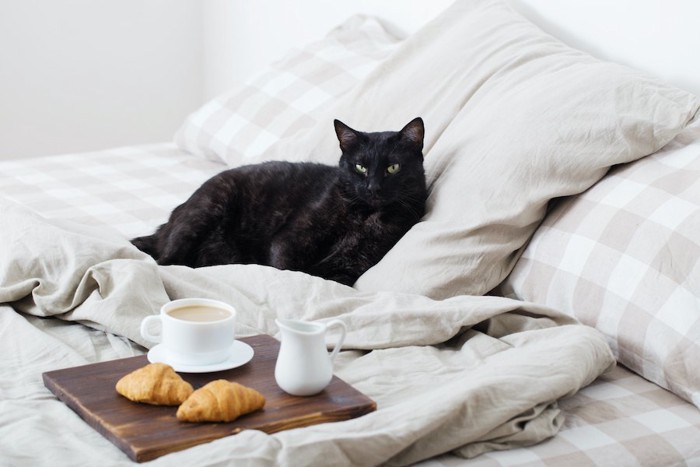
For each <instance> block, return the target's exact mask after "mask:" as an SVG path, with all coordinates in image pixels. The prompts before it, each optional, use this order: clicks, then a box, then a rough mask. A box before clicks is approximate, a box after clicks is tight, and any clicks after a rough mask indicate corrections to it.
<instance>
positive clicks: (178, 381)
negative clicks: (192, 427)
mask: <svg viewBox="0 0 700 467" xmlns="http://www.w3.org/2000/svg"><path fill="white" fill-rule="evenodd" d="M116 388H117V392H118V393H119V394H121V395H122V396H124V397H126V398H127V399H129V400H132V401H135V402H144V403H146V404H154V405H179V404H181V403H182V402H183V401H184V400H185V399H187V397H189V395H190V394H192V391H194V389H193V388H192V385H191V384H190V383H188V382H187V381H185V380H184V379H182V378H181V377H180V375H178V374H177V373H175V370H173V368H172V367H171V366H170V365H166V364H164V363H150V364H148V365H146V366H144V367H141V368H139V369H138V370H134V371H132V372H131V373H129V374H127V375H125V376H123V377H122V378H121V379H120V380H119V381H117V386H116Z"/></svg>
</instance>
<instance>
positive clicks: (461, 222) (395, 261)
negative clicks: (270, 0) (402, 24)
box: [258, 0, 700, 299]
mask: <svg viewBox="0 0 700 467" xmlns="http://www.w3.org/2000/svg"><path fill="white" fill-rule="evenodd" d="M699 106H700V99H698V98H697V97H695V96H693V95H691V94H689V93H687V92H685V91H682V90H679V89H676V88H674V87H671V86H669V85H666V84H664V83H662V82H659V81H657V80H654V79H652V78H648V77H646V76H644V75H643V74H641V73H639V72H637V71H634V70H632V69H629V68H626V67H623V66H621V65H617V64H613V63H607V62H603V61H600V60H597V59H595V58H593V57H591V56H590V55H588V54H585V53H583V52H580V51H577V50H574V49H571V48H570V47H568V46H566V45H564V44H563V43H561V42H560V41H558V40H556V39H555V38H553V37H551V36H549V35H547V34H545V33H543V32H542V31H540V30H539V29H538V28H537V27H536V26H534V25H533V24H532V23H530V22H529V21H527V20H526V19H525V18H523V17H522V16H520V15H519V14H517V13H515V12H514V11H513V10H511V9H510V7H508V6H507V5H506V4H505V3H504V2H502V1H500V0H458V1H457V2H455V3H454V4H453V5H452V6H450V7H449V8H447V10H445V11H444V12H443V13H442V14H440V15H439V16H438V17H437V18H436V19H434V20H433V21H432V22H430V23H428V24H427V25H426V26H424V27H423V28H422V29H421V30H419V31H418V32H416V33H415V34H414V35H413V36H411V37H409V38H408V39H406V40H405V41H403V42H402V43H401V44H400V45H399V46H398V47H397V49H396V50H395V51H394V53H392V54H391V55H390V56H389V57H388V58H387V59H386V60H385V61H383V62H382V63H381V64H380V65H379V66H378V67H377V68H375V69H374V71H372V72H371V73H370V74H369V75H368V76H367V77H366V78H365V79H364V80H362V81H361V82H360V83H359V84H358V85H357V86H355V87H353V88H352V89H351V90H350V91H349V92H348V93H347V94H345V95H343V96H342V97H341V98H339V99H338V100H337V102H334V103H333V104H332V105H329V106H328V107H327V108H325V109H323V112H325V117H323V115H320V114H319V117H318V118H317V122H318V123H316V124H314V125H312V126H309V127H308V128H306V129H304V130H302V131H299V132H297V133H296V134H294V135H293V136H291V137H288V138H282V139H281V140H280V141H278V142H277V143H276V144H274V145H272V146H270V147H269V148H268V149H267V150H266V151H265V152H264V153H263V154H261V156H260V157H259V158H258V160H264V159H288V160H314V161H322V162H326V163H331V164H335V163H337V160H338V156H339V155H340V151H339V149H338V142H337V139H336V137H335V133H334V131H333V124H332V121H333V118H339V119H340V120H342V121H343V122H345V123H346V124H348V125H350V126H351V127H353V128H355V129H358V130H365V131H380V130H390V129H393V130H397V129H400V128H402V127H403V125H405V124H406V123H407V122H409V121H410V120H411V119H413V118H414V117H416V116H421V117H423V119H424V121H425V124H426V144H425V150H424V153H425V166H426V175H427V177H428V182H429V190H430V195H429V199H428V212H427V214H426V215H425V217H424V219H423V220H422V222H420V223H418V224H417V225H416V226H414V228H413V229H411V230H410V231H409V232H408V233H407V234H406V235H405V236H404V237H403V238H402V239H401V240H400V241H399V242H398V243H397V245H396V246H395V247H394V248H392V249H391V250H390V251H389V253H387V255H386V256H385V257H384V258H383V259H382V260H381V261H380V262H379V263H378V264H377V265H376V266H374V267H373V268H371V269H370V270H368V271H367V272H366V273H365V274H364V275H362V276H361V277H360V278H359V279H358V281H357V282H356V284H355V287H356V288H357V289H360V290H362V291H367V292H375V291H383V290H393V291H401V292H408V293H417V294H421V295H426V296H429V297H432V298H436V299H442V298H447V297H451V296H455V295H461V294H474V295H481V294H484V293H486V292H488V291H490V290H491V289H493V288H494V287H495V286H497V285H498V284H499V283H500V282H502V280H503V279H504V278H505V277H506V276H507V275H508V273H509V272H510V271H511V269H512V267H513V265H514V263H515V261H516V260H517V258H518V256H519V253H520V251H521V249H522V247H523V246H524V245H525V244H526V243H527V241H528V239H529V238H530V236H531V235H532V233H533V232H534V231H535V229H536V228H537V226H538V225H539V224H540V222H541V220H542V218H543V217H544V215H545V212H546V208H547V205H548V203H549V201H550V200H552V199H553V198H558V197H563V196H568V195H573V194H576V193H580V192H582V191H584V190H586V189H587V188H588V187H590V186H591V185H593V184H594V183H595V182H596V181H597V180H599V179H600V178H601V177H603V175H604V174H605V173H606V172H607V170H608V168H609V167H610V166H612V165H615V164H621V163H625V162H630V161H633V160H636V159H639V158H641V157H643V156H646V155H648V154H650V153H653V152H654V151H656V150H658V149H659V148H661V147H662V146H664V145H665V144H666V143H668V142H669V141H671V140H672V139H673V138H674V137H675V136H676V135H677V134H678V133H679V132H680V131H681V130H682V129H683V128H684V127H685V126H686V124H687V122H688V121H689V120H690V119H691V117H692V116H693V115H694V114H695V112H697V110H698V107H699Z"/></svg>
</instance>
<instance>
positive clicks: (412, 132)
mask: <svg viewBox="0 0 700 467" xmlns="http://www.w3.org/2000/svg"><path fill="white" fill-rule="evenodd" d="M399 133H400V134H401V138H403V139H404V140H405V141H408V142H409V143H411V144H413V145H416V146H418V148H419V149H421V150H422V149H423V138H424V137H425V127H424V126H423V119H422V118H420V117H416V118H414V119H413V120H411V121H410V122H408V123H407V124H406V126H405V127H403V129H402V130H401V131H400V132H399Z"/></svg>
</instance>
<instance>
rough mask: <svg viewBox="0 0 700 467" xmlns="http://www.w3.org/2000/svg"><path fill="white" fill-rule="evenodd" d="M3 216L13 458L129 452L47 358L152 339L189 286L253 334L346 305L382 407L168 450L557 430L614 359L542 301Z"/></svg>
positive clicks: (347, 364)
mask: <svg viewBox="0 0 700 467" xmlns="http://www.w3.org/2000/svg"><path fill="white" fill-rule="evenodd" d="M0 217H1V218H2V219H3V229H2V231H1V232H0V244H1V245H3V248H2V249H0V279H1V280H0V283H1V284H2V286H0V303H2V304H3V305H2V308H0V310H1V312H0V338H1V339H2V341H3V348H4V349H5V352H4V353H3V354H2V355H1V356H0V359H1V360H2V361H3V363H2V365H1V366H0V373H1V377H0V391H2V394H3V397H2V400H1V401H0V406H1V407H0V410H2V412H3V417H2V419H1V420H2V422H1V423H2V425H0V436H1V437H2V438H3V451H4V452H3V456H4V459H5V460H7V461H9V462H10V463H21V462H22V461H23V460H27V459H31V462H32V463H33V464H36V463H37V461H38V459H44V461H45V464H46V465H49V464H50V465H55V464H56V463H57V462H64V463H67V462H75V461H76V459H79V460H80V462H84V463H85V464H86V465H89V464H92V465H95V464H96V463H99V464H100V465H120V464H130V461H129V460H128V458H127V457H126V455H125V454H123V453H121V451H119V450H118V449H117V448H116V447H115V446H113V445H112V444H111V443H110V442H109V441H108V440H106V439H104V438H102V437H101V436H100V435H99V434H98V433H97V432H95V431H94V430H92V429H91V428H90V427H89V426H88V425H87V424H86V423H85V422H83V421H82V420H81V419H80V418H79V417H78V416H77V415H76V414H75V413H73V412H72V411H71V410H70V409H69V408H68V407H67V406H65V405H64V404H63V403H62V402H60V401H58V400H57V399H56V398H54V397H53V396H52V395H51V394H50V393H49V392H48V391H47V390H46V389H45V388H44V387H43V384H42V380H41V374H42V372H44V371H50V370H56V369H60V368H66V367H71V366H77V365H82V364H86V363H91V362H95V361H104V360H110V359H114V358H121V357H127V356H132V355H138V354H142V353H144V352H145V351H146V348H145V346H148V345H149V344H148V343H147V342H145V341H142V339H141V337H140V335H139V331H138V330H139V325H140V322H141V320H142V319H143V318H144V317H145V316H148V315H151V314H154V313H157V311H158V309H159V307H160V306H161V305H162V304H163V303H165V302H166V301H168V300H170V299H175V298H183V297H208V298H217V299H220V300H224V301H226V302H228V303H231V304H232V305H233V306H235V307H236V308H237V310H238V317H237V333H238V334H239V335H240V336H249V335H255V334H261V333H264V334H269V335H272V336H276V337H279V335H278V329H277V328H276V326H275V324H274V319H275V318H276V317H294V318H298V319H307V320H321V321H322V320H327V319H331V318H337V319H341V320H343V321H344V322H345V324H346V326H347V328H348V334H347V338H346V341H345V344H344V348H343V351H342V352H341V353H340V354H339V355H338V358H337V359H336V366H335V373H336V375H337V376H339V377H340V378H342V379H343V380H345V381H346V382H348V383H349V384H351V385H353V386H354V387H356V388H357V389H358V390H360V391H362V392H363V393H365V394H366V395H367V396H369V397H370V398H372V399H373V400H374V401H375V402H376V403H377V411H376V412H373V413H370V414H367V415H364V416H362V417H359V418H356V419H352V420H348V421H344V422H336V423H327V424H322V425H316V426H311V427H305V428H297V429H292V430H288V431H283V432H280V433H276V434H272V435H269V434H265V433H262V432H258V431H255V430H249V431H244V432H242V433H240V434H238V435H234V436H229V437H225V438H222V439H220V440H217V441H214V442H211V443H207V444H204V445H200V446H196V447H194V448H190V449H187V450H185V451H180V452H177V453H173V454H169V455H167V456H163V457H161V458H159V459H157V460H155V461H153V464H154V465H160V464H172V463H174V462H177V463H179V464H181V465H214V464H218V465H221V464H225V463H231V464H235V465H247V464H251V465H252V464H254V465H312V464H313V465H322V464H327V463H328V462H330V460H332V463H333V464H334V465H376V464H380V463H384V464H397V465H398V464H408V463H412V462H417V461H419V460H422V459H426V458H429V457H432V456H435V455H438V454H440V453H445V452H453V453H455V454H457V455H460V456H463V457H473V456H476V455H478V454H480V453H482V452H485V451H492V450H500V449H508V448H512V447H515V446H527V445H531V444H534V443H537V442H540V441H542V440H544V439H546V438H549V437H551V436H553V435H554V434H556V433H557V431H558V429H559V427H560V426H561V424H562V417H561V415H560V413H559V409H558V407H557V401H558V400H559V399H561V398H563V397H565V396H567V395H571V394H573V393H575V392H577V391H578V390H579V389H580V388H582V387H583V386H585V385H587V384H589V383H590V382H592V381H593V380H594V379H595V378H596V377H598V376H599V375H600V374H602V373H603V372H605V371H606V369H609V368H610V367H611V366H613V365H614V359H613V356H612V354H611V352H610V350H609V348H608V346H607V344H606V343H605V340H604V339H603V338H602V336H601V335H600V334H599V333H598V332H597V331H596V330H594V329H592V328H589V327H584V326H581V325H578V324H575V323H574V322H573V321H572V320H571V318H568V317H566V316H564V315H561V314H559V313H557V312H555V311H553V310H551V309H548V308H545V307H541V306H538V305H534V304H529V303H523V302H518V301H514V300H510V299H507V298H502V297H490V296H478V297H477V296H456V297H452V298H449V299H445V300H432V299H429V298H426V297H424V296H420V295H412V294H409V293H398V292H377V293H366V292H364V293H363V292H359V291H357V290H356V289H353V288H351V287H346V286H343V285H340V284H337V283H334V282H330V281H325V280H323V279H318V278H315V277H312V276H308V275H305V274H302V273H296V272H290V271H280V270H276V269H273V268H268V267H264V266H255V265H228V266H216V267H209V268H201V269H191V268H187V267H181V266H159V265H157V264H156V263H155V262H154V261H153V260H152V259H151V258H150V257H148V256H147V255H145V254H143V253H141V252H140V251H138V250H137V249H136V248H134V247H133V246H132V245H131V244H130V243H128V242H127V241H126V240H125V239H124V238H123V237H122V236H120V235H117V234H113V233H110V231H109V230H105V229H100V228H94V227H90V226H85V225H82V224H77V223H70V222H68V221H59V220H47V219H44V218H42V217H40V216H39V215H37V214H34V213H31V212H30V211H28V210H26V209H25V208H23V207H20V206H15V205H12V204H7V203H6V204H3V205H2V206H1V207H0ZM330 344H332V343H331V342H329V345H330ZM17 369H19V372H18V371H17ZM37 429H39V430H41V432H37Z"/></svg>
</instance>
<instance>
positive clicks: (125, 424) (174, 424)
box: [43, 335, 376, 462]
mask: <svg viewBox="0 0 700 467" xmlns="http://www.w3.org/2000/svg"><path fill="white" fill-rule="evenodd" d="M241 340H242V341H244V342H247V343H248V344H249V345H250V346H251V347H253V350H254V351H255V356H254V357H253V359H252V360H251V361H250V362H249V363H247V364H246V365H243V366H242V367H239V368H234V369H232V370H227V371H219V372H216V373H202V374H194V373H181V374H180V375H181V376H182V377H183V378H184V379H185V380H187V381H189V382H190V384H192V386H194V388H195V389H197V388H199V387H201V386H203V385H205V384H206V383H208V382H210V381H213V380H215V379H228V380H231V381H236V382H239V383H241V384H244V385H246V386H250V387H252V388H255V389H257V390H258V391H260V392H261V393H262V394H263V395H264V396H265V398H266V403H265V407H264V408H263V410H261V411H258V412H253V413H251V414H248V415H244V416H242V417H240V418H239V419H238V420H235V421H233V422H231V423H186V422H180V421H178V420H177V418H175V412H176V411H177V407H161V406H152V405H147V404H138V403H135V402H131V401H129V400H127V399H126V398H124V397H122V396H120V395H119V394H118V393H117V391H116V390H115V389H114V386H115V384H116V383H117V381H118V380H119V378H121V377H122V376H124V375H125V374H127V373H129V372H131V371H133V370H135V369H137V368H139V367H142V366H144V365H146V364H147V363H148V360H147V358H146V356H145V355H142V356H139V357H131V358H124V359H120V360H112V361H108V362H101V363H95V364H91V365H84V366H79V367H74V368H67V369H63V370H56V371H49V372H46V373H44V374H43V377H44V385H45V386H46V387H47V388H48V389H49V390H50V391H51V392H53V393H54V394H55V395H56V396H57V397H58V398H59V399H60V400H61V401H63V402H65V403H66V405H68V407H70V408H71V409H73V410H74V411H75V412H76V413H78V415H80V416H81V417H82V418H83V419H84V420H85V421H86V422H87V423H88V424H89V425H90V426H92V427H93V428H94V429H96V430H97V431H98V432H100V433H101V434H102V435H103V436H105V437H106V438H107V439H109V440H110V441H111V442H113V443H114V444H115V445H116V446H117V447H119V448H120V449H121V450H122V451H124V452H125V453H126V454H127V455H128V456H129V457H130V458H131V459H132V460H135V461H137V462H143V461H147V460H152V459H155V458H157V457H159V456H162V455H164V454H169V453H171V452H175V451H180V450H182V449H186V448H188V447H191V446H195V445H198V444H202V443H206V442H209V441H213V440H215V439H219V438H222V437H224V436H228V435H233V434H236V433H239V432H240V431H241V430H246V429H255V430H262V431H264V432H266V433H275V432H277V431H281V430H286V429H289V428H298V427H303V426H309V425H315V424H318V423H325V422H333V421H339V420H348V419H351V418H355V417H359V416H361V415H364V414H366V413H368V412H371V411H373V410H375V409H376V404H375V403H374V401H372V400H371V399H369V398H368V397H367V396H365V395H363V394H362V393H360V392H359V391H357V390H356V389H354V388H353V387H352V386H350V385H348V384H347V383H345V382H344V381H342V380H341V379H339V378H338V377H336V376H334V377H333V380H332V381H331V383H330V385H328V387H327V388H326V389H324V390H323V391H322V392H321V393H320V394H317V395H315V396H311V397H297V396H290V395H288V394H287V393H285V392H283V391H282V390H281V389H280V388H279V387H278V386H277V383H275V377H274V371H275V362H276V361H277V353H278V352H279V342H278V341H277V340H275V339H274V338H272V337H270V336H266V335H258V336H253V337H249V338H242V339H241Z"/></svg>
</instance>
